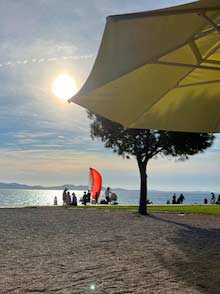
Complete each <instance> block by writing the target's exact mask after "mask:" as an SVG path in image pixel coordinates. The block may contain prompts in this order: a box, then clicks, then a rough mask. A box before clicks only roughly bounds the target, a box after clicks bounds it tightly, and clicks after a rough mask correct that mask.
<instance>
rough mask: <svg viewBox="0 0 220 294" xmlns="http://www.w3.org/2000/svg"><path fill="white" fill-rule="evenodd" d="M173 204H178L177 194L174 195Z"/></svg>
mask: <svg viewBox="0 0 220 294" xmlns="http://www.w3.org/2000/svg"><path fill="white" fill-rule="evenodd" d="M172 204H176V194H174V195H173V200H172Z"/></svg>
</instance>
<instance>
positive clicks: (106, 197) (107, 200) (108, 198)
mask: <svg viewBox="0 0 220 294" xmlns="http://www.w3.org/2000/svg"><path fill="white" fill-rule="evenodd" d="M110 193H111V192H110V187H107V188H106V190H105V199H106V202H107V204H108V203H109V202H110Z"/></svg>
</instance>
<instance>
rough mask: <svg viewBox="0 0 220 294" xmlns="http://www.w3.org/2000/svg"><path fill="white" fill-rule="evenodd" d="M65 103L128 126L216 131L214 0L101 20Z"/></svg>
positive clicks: (219, 111)
mask: <svg viewBox="0 0 220 294" xmlns="http://www.w3.org/2000/svg"><path fill="white" fill-rule="evenodd" d="M70 102H75V103H77V104H79V105H81V106H83V107H85V108H87V109H89V110H90V111H92V112H94V113H96V114H99V115H102V116H104V117H106V118H108V119H110V120H113V121H116V122H119V123H121V124H122V125H124V126H125V127H128V128H144V129H158V130H169V131H187V132H220V1H219V0H202V1H198V2H194V3H190V4H186V5H181V6H177V7H172V8H167V9H161V10H155V11H149V12H141V13H133V14H125V15H115V16H109V17H108V18H107V24H106V28H105V32H104V36H103V39H102V43H101V47H100V50H99V53H98V56H97V58H96V61H95V65H94V67H93V69H92V72H91V74H90V76H89V77H88V80H87V81H86V83H85V84H84V86H83V87H82V89H81V90H80V91H79V93H78V94H77V95H76V96H75V97H73V98H71V99H70Z"/></svg>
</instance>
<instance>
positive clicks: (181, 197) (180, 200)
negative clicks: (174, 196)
mask: <svg viewBox="0 0 220 294" xmlns="http://www.w3.org/2000/svg"><path fill="white" fill-rule="evenodd" d="M184 200H185V197H184V196H183V194H182V193H181V194H180V197H179V203H180V204H183V201H184Z"/></svg>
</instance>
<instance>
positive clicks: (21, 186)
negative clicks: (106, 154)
mask: <svg viewBox="0 0 220 294" xmlns="http://www.w3.org/2000/svg"><path fill="white" fill-rule="evenodd" d="M66 188H67V189H69V190H85V191H86V190H88V185H69V184H66V185H61V186H52V187H44V186H40V185H37V186H31V185H25V184H18V183H0V189H21V190H64V189H66ZM102 190H105V187H102ZM113 190H114V191H117V192H120V191H121V192H123V191H129V192H131V191H133V192H137V191H139V190H138V189H137V190H135V189H131V190H128V189H122V188H113ZM148 192H149V193H150V194H151V195H152V194H154V193H155V194H158V193H160V192H163V193H165V194H170V193H186V194H187V193H195V194H204V193H206V194H208V193H210V192H209V191H175V190H173V191H161V190H149V191H148Z"/></svg>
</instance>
